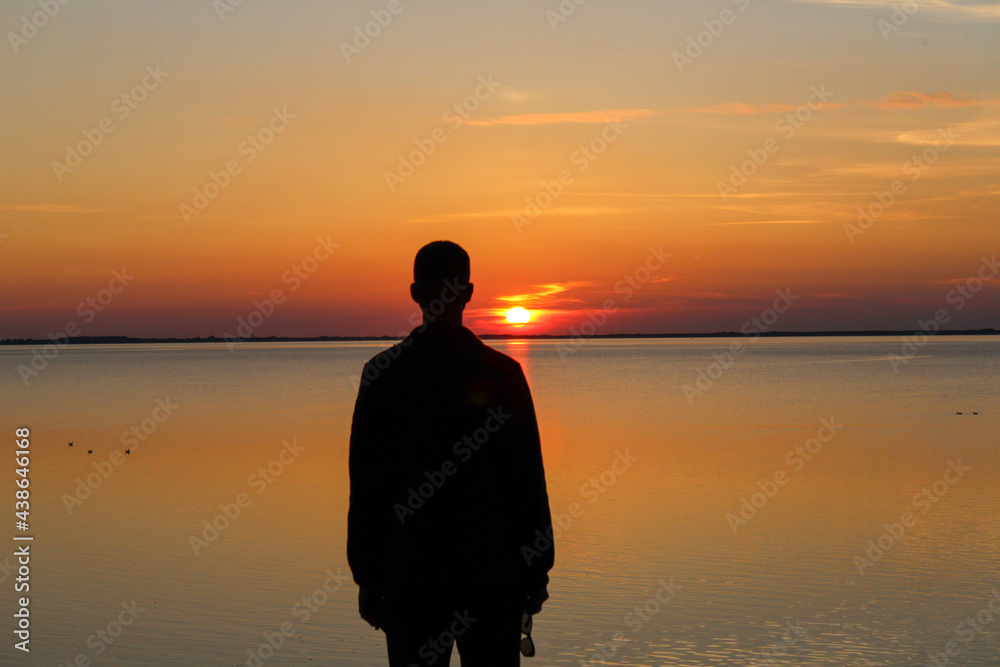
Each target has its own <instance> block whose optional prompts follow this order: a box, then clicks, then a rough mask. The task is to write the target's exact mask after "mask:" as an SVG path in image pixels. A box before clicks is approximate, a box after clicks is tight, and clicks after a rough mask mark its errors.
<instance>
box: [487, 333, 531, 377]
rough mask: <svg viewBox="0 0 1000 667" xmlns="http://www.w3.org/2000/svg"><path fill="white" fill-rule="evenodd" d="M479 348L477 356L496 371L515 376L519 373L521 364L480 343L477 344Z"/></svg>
mask: <svg viewBox="0 0 1000 667" xmlns="http://www.w3.org/2000/svg"><path fill="white" fill-rule="evenodd" d="M479 346H480V351H479V354H480V355H481V357H482V359H483V361H484V362H486V363H488V364H490V365H492V366H493V367H495V368H496V369H497V370H499V371H501V372H503V373H505V374H512V375H515V374H519V373H521V364H520V363H519V362H518V361H517V359H514V358H513V357H510V356H508V355H506V354H504V353H503V352H501V351H500V350H497V349H495V348H492V347H490V346H489V345H487V344H486V343H483V342H482V341H480V342H479Z"/></svg>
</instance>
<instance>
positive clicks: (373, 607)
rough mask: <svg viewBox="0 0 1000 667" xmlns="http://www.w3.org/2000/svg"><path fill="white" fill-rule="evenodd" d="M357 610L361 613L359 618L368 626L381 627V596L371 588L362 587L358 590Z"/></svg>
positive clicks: (382, 610) (382, 607)
mask: <svg viewBox="0 0 1000 667" xmlns="http://www.w3.org/2000/svg"><path fill="white" fill-rule="evenodd" d="M358 611H359V612H360V613H361V618H363V619H365V621H367V622H368V624H369V625H370V626H372V627H373V628H375V629H376V630H378V629H380V628H381V627H382V621H383V618H382V617H383V615H384V606H383V604H382V596H381V595H379V594H378V593H376V592H375V591H373V590H372V589H370V588H362V589H361V590H359V591H358Z"/></svg>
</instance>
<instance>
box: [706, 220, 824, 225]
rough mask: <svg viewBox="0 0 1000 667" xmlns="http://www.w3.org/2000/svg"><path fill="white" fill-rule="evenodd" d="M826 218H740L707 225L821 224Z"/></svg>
mask: <svg viewBox="0 0 1000 667" xmlns="http://www.w3.org/2000/svg"><path fill="white" fill-rule="evenodd" d="M826 222H827V221H826V220H739V221H736V222H706V223H705V225H706V226H711V225H819V224H826Z"/></svg>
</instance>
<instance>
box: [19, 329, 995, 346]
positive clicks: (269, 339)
mask: <svg viewBox="0 0 1000 667" xmlns="http://www.w3.org/2000/svg"><path fill="white" fill-rule="evenodd" d="M473 333H475V332H473ZM913 334H923V335H928V336H996V335H1000V329H992V328H990V329H945V330H941V331H936V332H933V333H931V332H926V331H922V330H914V329H873V330H860V329H859V330H841V331H833V330H831V331H764V332H758V331H755V332H753V333H746V334H745V333H741V332H738V331H715V332H711V333H607V334H592V335H589V336H585V335H582V334H489V333H487V334H476V336H477V337H478V338H480V339H484V340H519V339H520V340H532V339H581V338H584V339H591V338H593V339H609V338H748V337H749V338H758V337H769V338H787V337H821V336H830V337H838V336H839V337H852V336H853V337H858V336H872V337H875V336H908V335H913ZM64 338H65V340H63V338H60V337H56V338H55V339H53V338H52V337H51V336H50V337H49V338H4V339H0V345H35V344H52V343H55V344H57V345H68V344H75V345H106V344H141V343H214V342H218V343H222V344H226V343H232V342H234V341H236V342H240V343H291V342H313V341H315V342H338V341H356V342H362V341H389V340H395V341H400V340H403V339H404V338H406V337H405V336H399V335H398V334H397V335H395V336H389V335H381V336H251V337H250V338H239V337H236V336H221V337H220V336H215V335H212V336H186V337H177V336H171V337H161V336H156V337H139V336H116V335H108V336H73V337H64Z"/></svg>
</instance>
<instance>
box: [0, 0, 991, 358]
mask: <svg viewBox="0 0 1000 667" xmlns="http://www.w3.org/2000/svg"><path fill="white" fill-rule="evenodd" d="M895 4H896V3H892V2H882V1H881V0H856V1H853V0H852V1H850V2H848V1H847V0H735V1H734V0H725V1H724V2H711V3H710V2H687V3H646V2H600V1H599V0H590V1H589V2H587V3H585V4H583V5H581V6H580V7H579V8H578V9H577V10H576V11H575V12H573V13H572V15H569V16H562V15H559V14H558V11H559V9H558V7H559V3H557V2H555V1H554V0H553V1H544V0H539V1H538V2H526V3H491V2H466V3H460V4H456V3H444V2H434V1H431V0H422V1H421V2H408V1H407V0H403V2H401V3H400V4H399V5H398V6H397V5H394V4H392V3H390V2H388V1H387V0H386V1H381V2H379V1H376V2H337V3H320V2H301V3H300V2H296V3H277V2H274V3H268V2H258V3H251V2H245V3H243V4H241V5H239V6H238V7H236V8H234V9H233V11H228V12H223V13H222V14H221V15H220V14H219V13H218V10H217V9H216V8H214V6H213V4H212V3H210V2H200V1H194V0H191V1H178V2H171V3H152V2H128V3H125V2H107V3H101V4H96V3H70V4H69V5H66V6H60V8H59V10H58V12H57V13H56V15H54V16H52V17H45V20H44V21H43V20H42V19H39V18H37V17H36V15H37V13H38V12H39V11H41V10H40V9H39V5H38V4H37V3H35V2H4V3H3V4H2V5H0V25H3V26H5V27H6V28H8V29H10V32H8V34H7V35H6V41H7V43H6V44H5V45H4V47H3V48H2V49H0V53H2V56H0V82H2V84H3V89H4V90H5V91H8V95H6V96H5V100H4V103H3V118H4V121H5V122H4V123H3V124H2V126H0V137H2V143H0V146H2V154H3V161H2V162H0V183H2V185H0V311H2V315H0V338H9V337H37V338H42V337H45V336H47V335H49V334H56V333H58V332H60V331H64V330H66V327H67V325H69V324H70V323H76V324H78V325H79V327H80V330H81V333H83V334H86V335H111V334H122V335H132V336H199V335H201V336H208V335H223V334H224V333H226V332H233V331H235V329H236V327H237V326H238V324H239V322H240V319H239V318H244V319H246V318H248V317H249V316H250V315H251V314H252V313H254V312H256V311H257V310H258V309H263V310H269V309H268V308H267V305H266V304H263V305H262V306H258V305H256V304H255V302H257V304H262V302H263V301H265V300H266V299H268V297H269V296H270V295H271V294H272V293H273V292H274V290H281V295H282V296H283V298H284V299H283V302H282V303H281V304H278V305H276V306H275V307H274V309H273V312H269V313H267V314H268V316H267V317H265V318H263V320H262V321H261V322H260V324H259V326H256V327H254V333H255V334H256V335H258V336H266V335H272V334H273V335H302V336H314V335H383V334H398V333H400V332H403V331H407V330H409V329H410V328H411V325H410V324H409V321H408V320H409V318H410V315H411V314H412V313H413V312H414V309H415V305H414V304H413V303H412V302H411V301H410V300H409V295H408V284H409V282H410V279H411V276H410V271H411V269H412V258H413V255H414V254H415V252H416V250H417V249H418V248H419V247H420V246H421V245H423V244H424V243H426V242H428V241H431V240H436V239H450V240H453V241H456V242H458V243H460V244H462V245H463V246H464V247H465V248H466V249H467V250H468V251H469V253H470V255H471V256H472V271H473V281H474V282H475V283H476V295H475V298H474V300H473V302H472V304H471V305H470V311H469V322H470V324H471V326H472V328H473V329H474V330H476V331H477V332H481V333H491V332H514V331H520V332H528V333H566V332H569V331H574V330H579V328H580V326H581V325H582V324H583V323H584V322H588V321H594V320H595V319H600V317H601V316H600V315H598V314H597V313H600V312H601V311H602V309H603V308H604V307H605V306H607V305H611V306H613V307H614V308H613V312H609V313H607V316H606V318H605V319H604V321H603V323H602V324H601V326H600V327H599V332H600V333H619V332H704V331H720V330H739V329H740V327H741V326H742V325H743V323H744V322H745V321H747V320H748V318H752V317H754V316H757V315H760V314H761V313H762V312H763V311H764V310H765V309H766V308H767V307H768V306H770V305H771V303H772V302H773V300H774V298H775V292H776V290H778V289H789V288H790V289H791V291H792V292H793V293H795V294H796V295H799V296H800V298H799V299H798V300H797V301H796V302H795V304H794V306H793V307H792V308H790V309H789V310H788V312H787V313H784V314H782V315H781V317H780V319H779V321H778V322H777V323H776V324H775V325H774V326H775V328H777V329H784V330H831V329H841V330H844V329H910V328H915V327H916V326H917V323H918V321H920V320H925V319H926V318H928V317H931V316H933V314H934V312H935V310H936V309H939V308H945V309H948V310H949V312H950V314H951V315H952V320H951V324H953V325H954V327H955V328H963V329H965V328H969V329H972V328H982V327H1000V322H998V318H997V315H996V314H997V313H998V312H1000V299H998V293H1000V290H998V287H1000V273H996V272H995V275H990V273H989V270H988V269H986V270H985V271H984V264H983V259H982V258H983V257H984V256H985V257H987V258H990V257H992V256H993V255H994V254H995V253H996V251H997V248H998V245H1000V244H998V241H1000V232H998V226H997V213H998V211H1000V206H998V203H1000V177H998V174H1000V89H998V88H997V78H996V73H997V71H1000V70H998V67H997V66H998V64H1000V63H998V60H1000V56H998V55H997V53H998V52H997V50H996V48H995V47H996V34H997V33H996V31H997V27H998V24H1000V3H997V2H983V3H977V4H975V5H970V4H965V3H959V2H957V1H952V0H942V1H941V2H936V3H928V4H927V6H925V7H923V8H922V9H921V10H920V11H919V12H917V13H916V14H915V15H913V16H912V17H908V18H907V19H906V20H905V21H902V20H901V19H899V17H898V16H897V18H896V22H897V23H898V25H895V24H893V23H892V21H893V15H892V9H893V7H894V6H895ZM390 7H392V8H395V9H398V10H399V11H398V12H397V13H395V14H392V13H391V12H389V8H390ZM372 12H374V14H373V13H372ZM553 12H555V13H553ZM33 17H34V20H35V21H36V23H42V26H41V27H38V28H36V29H34V30H32V29H31V27H29V25H30V22H31V21H32V20H33ZM387 17H388V18H387ZM562 19H565V20H562ZM378 20H381V21H382V23H384V24H385V25H379V24H378V23H372V22H373V21H378ZM25 21H27V22H28V23H25ZM887 21H888V23H887ZM366 24H368V25H366ZM366 28H367V29H368V31H369V33H371V34H374V37H365V38H361V37H358V35H359V34H361V35H363V34H364V30H365V29H366ZM366 40H367V41H366ZM699 43H700V44H701V45H700V46H699ZM123 96H124V97H123ZM615 119H617V122H615ZM69 149H72V150H73V151H74V152H75V153H87V155H80V156H79V160H78V161H77V157H76V155H74V154H68V152H69ZM754 160H756V161H754ZM401 161H402V162H403V164H402V165H401ZM414 163H417V164H414ZM411 167H412V169H411ZM227 169H228V172H227ZM213 180H214V181H215V183H221V184H222V185H223V186H224V187H219V188H216V185H215V183H213ZM893 188H895V190H896V192H895V193H894V192H893ZM201 197H204V199H201ZM890 198H891V201H890ZM879 199H881V200H882V202H881V203H880V201H879ZM885 204H887V205H885ZM880 208H884V211H880ZM199 209H200V210H199ZM859 209H861V210H867V211H869V212H870V213H872V214H873V217H872V218H871V221H870V222H865V225H866V228H864V229H862V228H861V227H859V226H858V217H859ZM317 238H321V239H324V240H325V243H326V245H327V246H328V247H331V246H333V245H335V246H336V247H335V249H332V250H330V251H326V250H322V244H320V245H319V246H318V242H317ZM317 247H320V250H317ZM651 248H652V249H654V250H657V251H658V252H659V253H661V254H669V257H667V258H666V259H664V260H663V261H662V262H659V261H654V262H652V264H655V265H657V267H656V268H655V270H649V271H648V273H647V272H646V270H647V269H650V268H651V264H647V261H649V260H650V257H651ZM314 253H318V255H317V254H314ZM320 255H321V256H322V257H323V258H325V259H323V260H322V261H319V260H315V264H313V262H314V259H307V258H315V257H317V256H320ZM987 266H988V265H987ZM295 267H299V268H298V269H296V268H295ZM310 267H311V268H312V269H313V270H312V271H311V272H310V271H307V270H306V269H308V268H310ZM643 267H645V268H643ZM123 268H124V269H125V273H126V274H127V275H134V276H135V277H134V279H131V280H129V281H128V283H127V285H126V286H125V287H124V289H121V290H120V293H117V294H112V293H110V292H103V293H102V290H106V289H107V288H108V286H109V281H111V280H112V275H113V274H112V272H113V271H121V270H122V269H123ZM297 270H298V271H299V274H298V275H296V273H295V272H296V271H297ZM289 272H291V273H289ZM977 272H982V273H980V277H982V278H985V282H984V285H983V286H982V288H981V289H980V290H979V291H977V292H975V293H974V295H973V296H972V298H964V297H963V298H962V299H961V301H962V302H963V307H962V308H961V309H959V308H956V304H957V301H956V299H955V298H954V294H953V293H952V297H953V298H952V299H949V293H951V291H952V290H954V289H956V288H957V287H958V286H960V285H962V284H964V283H965V282H966V280H967V279H969V278H973V277H975V276H976V275H977ZM626 277H631V280H632V281H634V282H635V287H630V288H629V289H628V290H626V289H624V287H623V285H626V284H627V283H623V282H620V281H624V280H626ZM616 285H617V286H618V287H619V288H618V289H616ZM112 287H115V288H116V289H117V288H118V285H117V283H113V284H112ZM626 295H628V298H626ZM108 297H110V299H108ZM88 299H97V300H98V301H97V304H98V305H99V306H100V311H99V312H98V310H97V309H96V308H95V307H93V305H90V306H88V305H87V300H88ZM101 299H105V301H106V303H105V304H102V303H100V300H101ZM609 300H610V301H609ZM81 303H82V304H84V305H83V306H82V307H81V306H80V304H81ZM513 306H523V307H525V308H528V309H529V310H530V311H532V312H533V314H534V316H535V320H534V322H533V323H532V324H530V325H528V326H526V327H523V328H518V329H513V328H511V327H510V326H509V325H506V324H504V323H503V320H502V317H501V314H502V312H504V311H505V310H506V309H507V308H510V307H513Z"/></svg>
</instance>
